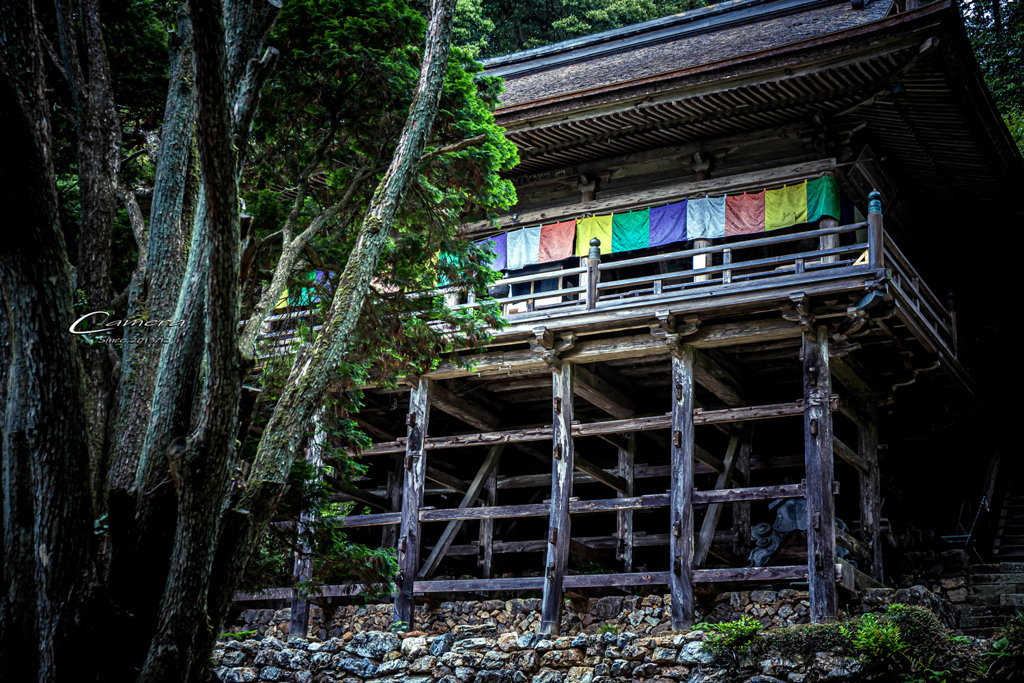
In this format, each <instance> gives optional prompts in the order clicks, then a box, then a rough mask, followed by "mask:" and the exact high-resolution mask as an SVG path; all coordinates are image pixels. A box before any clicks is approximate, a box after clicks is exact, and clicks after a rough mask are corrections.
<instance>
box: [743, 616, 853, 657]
mask: <svg viewBox="0 0 1024 683" xmlns="http://www.w3.org/2000/svg"><path fill="white" fill-rule="evenodd" d="M853 623H856V622H848V623H829V624H802V625H800V626H790V627H788V628H777V629H773V630H771V631H765V632H764V634H762V636H761V649H762V650H765V651H768V650H771V651H773V652H778V653H779V654H780V655H782V656H784V657H795V656H798V655H813V654H814V653H815V652H823V651H824V652H835V653H836V654H840V655H847V656H849V655H854V654H856V650H854V648H853V640H852V633H853V629H852V626H851V624H853Z"/></svg>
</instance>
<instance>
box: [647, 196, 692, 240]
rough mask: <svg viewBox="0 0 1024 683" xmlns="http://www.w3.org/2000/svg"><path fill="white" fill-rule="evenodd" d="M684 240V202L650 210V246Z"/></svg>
mask: <svg viewBox="0 0 1024 683" xmlns="http://www.w3.org/2000/svg"><path fill="white" fill-rule="evenodd" d="M684 240H686V200H685V199H684V200H683V201H681V202H676V203H675V204H666V205H665V206H656V207H654V208H653V209H651V238H650V246H652V247H660V246H662V245H664V244H671V243H672V242H683V241H684Z"/></svg>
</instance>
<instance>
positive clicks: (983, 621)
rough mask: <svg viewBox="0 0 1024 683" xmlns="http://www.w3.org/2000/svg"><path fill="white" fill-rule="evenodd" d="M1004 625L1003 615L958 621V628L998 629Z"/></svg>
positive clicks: (965, 618) (966, 618)
mask: <svg viewBox="0 0 1024 683" xmlns="http://www.w3.org/2000/svg"><path fill="white" fill-rule="evenodd" d="M1005 623H1006V617H1005V616H1003V615H992V616H983V617H973V616H972V617H963V618H961V619H960V628H962V629H968V628H999V627H1000V626H1002V625H1003V624H1005Z"/></svg>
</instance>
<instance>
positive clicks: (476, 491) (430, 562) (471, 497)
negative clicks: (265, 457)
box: [416, 444, 505, 579]
mask: <svg viewBox="0 0 1024 683" xmlns="http://www.w3.org/2000/svg"><path fill="white" fill-rule="evenodd" d="M503 450H505V444H498V445H497V446H492V447H491V450H490V451H488V452H487V457H485V458H484V461H483V463H482V464H481V465H480V469H479V470H477V473H476V476H475V477H473V481H472V482H471V483H470V485H469V490H467V491H466V495H464V496H463V497H462V500H461V501H459V507H458V508H457V509H459V510H464V509H466V508H468V507H471V506H472V505H475V504H476V501H477V499H478V498H479V497H480V494H481V493H483V491H484V487H485V486H486V485H487V479H488V478H489V477H490V476H491V472H493V471H494V468H495V467H497V466H498V458H500V457H501V452H502V451H503ZM461 527H462V520H458V519H455V520H452V521H451V522H449V523H448V526H447V527H446V528H445V530H444V531H443V532H442V533H441V538H440V539H439V540H438V542H437V544H436V545H435V546H434V549H433V551H431V553H430V556H429V557H427V559H426V561H425V562H424V563H423V566H422V567H420V570H419V572H418V573H417V575H416V576H417V578H419V579H425V578H428V577H429V576H430V575H431V574H433V573H434V571H435V570H436V569H437V566H438V565H439V564H441V560H442V559H443V558H444V554H445V552H446V551H447V550H448V546H450V545H451V544H452V542H453V541H454V540H455V535H456V534H457V533H459V529H460V528H461Z"/></svg>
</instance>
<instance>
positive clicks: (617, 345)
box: [426, 318, 800, 379]
mask: <svg viewBox="0 0 1024 683" xmlns="http://www.w3.org/2000/svg"><path fill="white" fill-rule="evenodd" d="M799 336H800V326H799V324H796V323H793V322H790V321H788V320H783V319H781V318H771V319H765V320H754V321H739V322H730V323H720V324H714V325H706V326H701V328H700V329H699V330H697V332H695V333H694V334H692V335H690V336H688V337H687V338H686V340H687V343H688V344H689V345H691V346H693V347H695V348H702V349H706V348H719V347H723V346H733V345H739V344H743V343H747V342H754V341H759V342H765V341H772V340H775V339H787V338H795V337H799ZM667 350H668V349H667V348H666V346H665V341H664V340H663V339H661V338H659V337H655V336H653V335H651V334H640V335H634V336H630V337H613V338H610V339H594V340H582V341H577V342H576V343H575V344H574V345H573V347H572V348H571V349H567V350H565V351H563V352H562V353H561V354H560V356H559V357H560V358H561V359H562V360H569V361H573V362H576V363H597V362H602V361H609V360H618V359H622V358H640V357H645V356H661V355H664V354H665V352H666V351H667ZM468 359H469V360H472V361H473V366H472V368H469V367H462V366H460V365H458V364H456V363H454V362H452V361H444V362H442V363H441V364H440V365H438V367H437V368H436V369H434V370H431V371H430V372H428V373H426V376H428V377H430V378H432V379H450V378H453V377H470V376H488V375H508V373H509V372H519V371H532V372H536V373H543V372H546V371H547V364H546V363H545V362H544V361H543V359H542V358H539V354H537V353H535V352H534V351H531V350H530V349H523V350H517V351H488V352H486V353H480V354H474V355H472V356H470V357H468Z"/></svg>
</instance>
